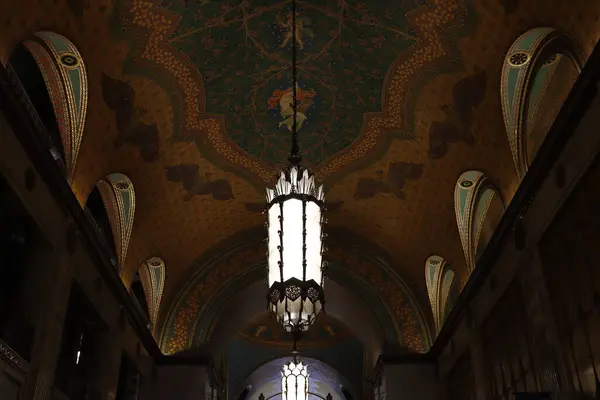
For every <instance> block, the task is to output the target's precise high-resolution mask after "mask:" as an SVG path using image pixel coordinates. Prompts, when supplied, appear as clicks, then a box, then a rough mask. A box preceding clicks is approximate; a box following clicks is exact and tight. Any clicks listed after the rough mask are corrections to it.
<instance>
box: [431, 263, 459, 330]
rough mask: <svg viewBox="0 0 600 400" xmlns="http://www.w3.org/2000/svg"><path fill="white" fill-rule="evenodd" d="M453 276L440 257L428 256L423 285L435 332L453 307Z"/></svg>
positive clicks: (452, 272)
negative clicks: (429, 305) (427, 295)
mask: <svg viewBox="0 0 600 400" xmlns="http://www.w3.org/2000/svg"><path fill="white" fill-rule="evenodd" d="M454 278H455V274H454V271H453V270H452V269H451V268H450V266H449V265H448V263H447V262H446V260H444V258H442V257H440V256H436V255H433V256H430V257H428V258H427V260H426V261H425V283H426V284H427V293H428V294H429V302H430V303H431V310H432V311H433V322H434V323H435V329H436V332H439V331H440V329H442V325H443V324H444V320H445V319H446V315H448V313H449V310H450V309H451V308H452V307H453V304H452V301H449V300H450V299H451V294H452V293H453V292H454V291H455V290H456V288H455V286H454V285H455V284H456V282H455V279H454Z"/></svg>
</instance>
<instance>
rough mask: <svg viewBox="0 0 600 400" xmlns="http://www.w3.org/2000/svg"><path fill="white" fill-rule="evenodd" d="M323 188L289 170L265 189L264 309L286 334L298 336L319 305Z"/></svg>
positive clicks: (295, 168)
mask: <svg viewBox="0 0 600 400" xmlns="http://www.w3.org/2000/svg"><path fill="white" fill-rule="evenodd" d="M324 199H325V196H324V194H323V186H320V187H319V188H318V189H317V188H316V186H315V181H314V176H311V175H310V174H309V172H308V171H307V170H302V169H301V168H300V167H298V166H292V167H291V168H290V169H289V171H288V172H287V173H286V172H282V173H281V177H280V178H279V181H278V182H277V184H276V186H275V189H267V213H268V223H267V226H268V243H269V245H268V269H269V277H268V280H269V292H268V294H267V300H268V304H269V308H270V310H271V311H272V312H274V313H275V314H276V315H277V320H278V321H279V323H281V324H282V326H283V328H284V329H285V330H286V331H288V332H304V331H306V330H308V328H309V327H310V325H312V324H313V323H314V322H315V320H316V318H317V316H318V315H319V313H320V312H321V310H322V309H323V306H324V304H325V298H324V294H323V256H322V255H323V236H324V235H323V223H324V220H323V210H324Z"/></svg>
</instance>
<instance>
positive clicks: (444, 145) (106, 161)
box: [0, 0, 599, 348]
mask: <svg viewBox="0 0 600 400" xmlns="http://www.w3.org/2000/svg"><path fill="white" fill-rule="evenodd" d="M548 1H549V0H531V1H528V2H515V1H512V0H510V1H509V0H405V1H402V2H390V1H386V0H373V1H370V0H369V1H366V0H362V1H360V0H298V5H299V22H300V23H301V24H300V25H301V26H300V27H299V32H298V33H299V36H298V38H299V41H300V43H297V44H298V46H299V66H300V70H299V76H298V80H297V82H291V80H290V56H291V48H290V47H291V43H290V41H289V38H288V37H289V34H290V29H289V11H290V10H289V1H288V0H281V1H278V0H273V1H269V0H262V1H261V0H237V1H236V0H222V1H216V0H215V1H212V0H114V1H108V0H98V1H97V2H88V1H68V0H56V1H55V2H54V3H53V6H52V7H47V6H43V7H39V4H38V0H24V1H21V2H16V3H15V4H14V7H13V9H11V15H9V16H7V18H8V20H10V22H11V23H10V24H9V23H8V22H7V24H3V25H1V26H0V50H1V51H2V52H1V53H0V56H2V57H3V60H4V57H5V56H6V54H5V53H6V50H7V49H10V48H11V47H12V45H13V44H14V43H18V41H19V40H21V39H22V38H25V37H27V35H28V34H30V33H31V32H34V31H35V30H39V29H41V28H44V29H45V27H53V29H55V30H56V31H57V32H61V33H62V34H64V35H65V37H67V38H68V39H69V40H70V41H72V43H74V44H75V45H76V46H77V47H78V49H79V50H80V53H81V56H82V57H83V60H84V61H85V65H86V68H87V73H88V82H89V93H88V110H87V113H86V122H85V134H84V136H83V137H84V139H83V140H82V143H81V148H80V155H79V157H78V159H77V168H76V169H75V171H74V176H73V182H72V187H73V191H74V193H75V194H76V196H77V197H78V199H79V200H80V201H81V202H82V203H83V202H84V201H85V198H86V197H87V194H88V193H89V192H90V190H91V189H92V188H93V186H94V185H95V183H96V182H97V181H98V179H100V178H102V177H103V176H106V175H107V174H109V173H112V172H115V171H120V172H122V173H124V174H127V176H128V177H129V178H130V179H131V181H132V182H133V184H134V185H135V189H136V221H135V224H134V226H133V228H132V232H131V243H130V245H129V247H128V251H127V262H126V265H125V270H126V271H124V275H125V277H127V276H129V277H131V276H133V275H134V273H135V270H136V269H137V268H138V267H139V265H140V264H141V263H142V262H143V261H144V260H146V259H148V257H149V256H150V255H158V256H160V257H161V258H162V259H164V260H165V265H167V266H168V267H167V269H166V271H165V274H166V278H165V286H164V299H165V303H166V304H165V307H164V308H162V307H161V310H162V309H170V306H171V303H169V301H171V300H172V299H174V298H177V297H178V296H177V294H176V293H175V292H176V290H177V288H179V287H181V286H180V284H181V282H182V281H183V280H185V279H186V277H189V276H191V275H193V274H192V273H188V272H189V270H190V269H193V268H196V267H198V265H197V264H196V263H195V261H196V260H198V259H199V258H201V257H203V256H205V255H206V254H208V253H209V252H211V251H212V250H211V249H216V248H218V246H219V243H222V242H223V241H224V240H225V239H227V238H232V237H236V235H237V234H238V233H240V232H247V231H250V230H251V229H253V228H255V227H258V226H262V224H263V223H264V218H263V216H262V215H261V211H262V208H263V202H264V197H263V191H264V187H265V184H266V183H267V182H268V183H269V184H270V183H272V181H273V180H274V179H273V178H274V175H275V173H276V172H277V170H278V169H279V167H280V166H281V165H280V164H282V163H283V162H285V158H286V156H287V152H288V149H289V143H288V139H289V113H290V110H289V109H288V107H287V106H286V104H288V103H287V99H288V98H289V90H290V88H291V87H292V85H297V88H298V89H299V93H300V97H301V101H302V105H301V110H300V111H301V116H300V119H301V123H302V124H301V127H300V131H299V136H300V146H301V150H302V152H303V153H304V154H303V155H304V157H305V160H306V162H307V164H308V165H309V166H310V167H311V169H312V170H313V171H315V172H316V174H317V178H318V179H319V180H320V181H322V182H323V183H325V185H326V186H325V187H326V190H327V199H328V206H329V213H328V219H329V225H328V226H329V227H331V228H328V229H330V232H331V239H333V236H337V233H334V230H333V228H343V230H344V231H347V232H351V233H352V234H354V237H355V238H359V240H362V239H364V238H368V239H369V241H371V242H373V243H376V244H377V245H378V246H380V247H381V248H383V249H385V251H386V252H388V253H389V256H386V259H389V261H390V265H392V266H393V267H392V269H393V270H394V271H393V272H394V274H396V275H397V276H399V277H401V279H402V281H403V282H405V283H406V286H407V287H408V288H410V290H411V291H412V292H414V296H415V298H416V299H417V300H418V301H419V303H420V305H421V308H423V309H427V308H428V298H427V293H426V288H425V281H424V279H423V262H424V260H425V259H426V258H427V257H428V256H429V255H431V254H432V252H435V253H436V254H443V255H444V258H445V259H447V260H448V262H449V263H450V264H451V265H452V266H453V268H456V273H457V278H459V280H460V281H461V282H463V281H464V277H465V276H466V268H465V265H464V264H465V263H464V255H463V253H462V251H461V245H460V239H459V236H458V234H457V232H456V221H455V215H454V210H453V200H452V198H453V196H452V193H453V190H454V184H455V182H456V179H457V177H458V176H460V174H461V173H463V172H464V171H466V170H469V169H472V168H477V169H478V170H482V171H486V174H488V175H489V177H490V179H492V180H493V181H494V183H495V184H496V185H497V186H498V189H499V190H500V191H501V192H502V195H503V198H504V199H505V200H506V201H507V202H509V201H510V198H511V196H512V191H513V190H514V188H515V186H516V184H515V179H516V178H515V171H514V166H513V165H512V157H511V151H510V147H509V145H508V141H507V138H506V131H505V128H504V124H503V120H502V112H501V104H500V84H499V80H500V76H501V68H502V63H503V61H504V58H505V56H506V52H507V49H509V48H510V46H511V44H512V43H513V42H514V41H515V40H516V38H517V37H518V36H519V35H520V34H522V33H523V32H525V31H526V30H527V29H530V28H531V27H534V26H540V24H543V25H546V26H553V27H556V28H557V29H560V30H562V31H564V32H567V33H568V34H571V35H573V37H574V39H576V40H577V41H578V42H579V43H581V44H582V46H583V48H584V50H585V51H586V53H589V51H590V50H591V48H592V46H593V44H594V43H595V42H596V40H597V20H596V18H597V15H598V14H599V12H598V10H597V7H595V4H594V5H591V4H590V2H589V1H586V0H572V1H571V2H569V3H568V5H567V4H566V3H564V2H562V3H561V2H559V1H558V0H550V1H551V2H552V4H553V5H557V7H548V6H547V4H548ZM517 3H518V4H517ZM563 3H564V4H563ZM40 4H41V3H40ZM38 10H39V11H38ZM556 10H561V11H559V12H557V11H556ZM342 241H343V240H342ZM333 250H334V251H333V252H332V256H333V255H335V254H334V253H335V249H333ZM244 257H246V258H248V259H254V258H256V260H257V261H256V262H257V263H260V260H259V259H258V256H256V257H255V255H254V254H246V255H245V256H244ZM244 257H241V256H240V258H239V259H238V260H242V261H240V263H243V261H244ZM261 257H262V256H261ZM338 258H342V257H341V256H339V257H338ZM370 264H373V263H370ZM240 265H242V264H237V265H236V264H230V263H225V266H224V267H223V269H222V270H220V271H217V270H212V269H211V270H208V271H204V272H203V274H201V275H202V276H203V277H205V278H206V279H204V278H203V279H200V280H199V281H198V282H197V285H196V287H195V289H194V290H193V291H190V293H191V294H190V296H192V295H193V296H192V297H193V298H194V301H193V302H192V301H190V302H189V303H186V304H184V306H182V308H181V313H180V314H178V318H177V321H179V322H178V323H177V324H174V325H175V326H176V327H177V335H176V336H177V342H175V341H174V343H175V344H176V346H175V347H176V348H180V347H185V345H186V343H187V342H186V338H188V337H189V335H190V332H193V330H194V326H195V325H194V323H195V318H196V316H197V314H198V313H200V312H202V310H203V307H205V306H206V304H208V303H209V302H210V300H211V299H210V297H211V294H210V293H212V291H213V288H214V287H217V286H218V282H219V281H221V280H223V279H226V278H227V277H232V276H235V275H236V274H239V273H240V270H241V269H242V267H241V266H240ZM354 268H355V269H356V274H357V275H359V276H360V277H361V278H362V279H364V280H367V279H371V277H377V279H375V280H373V285H375V286H377V293H378V294H381V296H382V298H383V297H385V298H386V300H387V307H388V308H389V310H390V315H392V316H393V317H394V318H395V321H396V322H397V323H398V324H403V326H402V327H401V328H398V331H402V336H403V339H404V340H405V341H407V339H410V340H408V341H410V342H413V343H414V346H413V347H415V348H420V347H421V346H422V344H423V343H424V342H423V340H420V339H418V338H420V337H422V336H423V335H422V334H421V332H420V331H421V330H422V329H421V327H420V326H419V324H418V323H416V322H410V323H407V322H406V321H411V320H412V321H416V320H417V319H418V318H417V319H415V318H414V315H413V314H410V313H409V312H408V311H407V310H411V309H413V308H411V307H405V304H404V303H403V302H402V301H401V300H402V299H400V298H397V297H396V298H394V294H395V293H396V292H398V290H396V288H397V284H396V283H389V282H388V281H387V280H386V277H387V275H385V274H384V273H383V272H381V268H380V267H377V266H373V265H368V264H367V263H362V262H361V263H358V262H356V263H355V267H354ZM125 280H126V279H125ZM215 282H217V283H215ZM202 288H204V289H207V291H205V292H203V291H202ZM209 288H210V290H211V291H208V289H209ZM403 313H408V314H407V316H404V314H403ZM165 318H166V317H165V316H164V315H160V316H159V320H164V319H165ZM404 325H405V326H404ZM186 335H187V336H186ZM398 336H400V335H398Z"/></svg>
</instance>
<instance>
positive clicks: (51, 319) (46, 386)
mask: <svg viewBox="0 0 600 400" xmlns="http://www.w3.org/2000/svg"><path fill="white" fill-rule="evenodd" d="M34 261H35V265H32V267H31V268H33V269H35V271H36V272H35V274H37V276H36V279H37V278H39V279H40V281H42V282H44V284H43V285H41V286H40V287H39V289H40V292H39V293H37V294H36V293H32V294H31V298H32V299H35V301H36V302H39V304H40V305H41V306H40V312H39V314H38V317H37V322H36V324H35V328H36V330H35V335H34V339H33V346H32V352H31V354H32V357H31V364H30V368H29V374H28V376H27V378H26V380H25V383H24V384H23V386H22V387H21V391H20V392H19V399H20V400H32V399H35V400H38V399H40V400H42V399H43V400H46V399H50V398H51V394H52V384H53V381H54V372H55V369H56V363H57V359H58V355H59V352H60V347H61V341H62V332H63V324H64V320H65V315H66V312H67V306H68V302H69V295H70V291H71V283H72V278H73V265H72V264H71V263H70V262H69V258H68V255H67V254H66V249H64V248H63V249H52V248H50V246H48V249H46V248H44V249H42V250H41V251H40V253H39V254H37V255H36V256H35V257H34Z"/></svg>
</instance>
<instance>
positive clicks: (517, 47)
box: [500, 27, 584, 179]
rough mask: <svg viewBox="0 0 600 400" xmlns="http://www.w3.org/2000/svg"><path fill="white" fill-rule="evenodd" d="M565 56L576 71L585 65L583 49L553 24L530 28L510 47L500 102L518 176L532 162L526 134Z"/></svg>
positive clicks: (520, 177)
mask: <svg viewBox="0 0 600 400" xmlns="http://www.w3.org/2000/svg"><path fill="white" fill-rule="evenodd" d="M563 57H566V58H567V59H568V60H570V61H571V62H572V63H573V65H574V66H575V68H576V69H577V73H580V72H581V69H582V68H583V65H584V56H583V52H582V51H581V50H580V49H579V46H578V45H577V44H576V43H575V42H574V41H573V40H572V39H570V38H569V37H568V36H566V35H565V34H563V33H561V32H559V31H557V30H556V29H554V28H550V27H539V28H534V29H530V30H528V31H527V32H525V33H523V34H522V35H521V36H519V38H518V39H517V40H516V41H515V42H514V43H513V45H512V46H511V47H510V49H509V50H508V53H507V55H506V57H505V59H504V64H503V66H502V77H501V90H500V92H501V102H502V114H503V117H504V124H505V126H506V132H507V135H508V141H509V145H510V149H511V152H512V156H513V162H514V164H515V168H516V170H517V175H518V177H519V179H522V178H523V176H525V173H526V172H527V169H528V168H529V165H530V164H531V161H532V160H531V159H530V158H532V157H530V156H529V154H528V149H527V138H528V135H529V134H530V133H531V127H530V126H528V122H530V123H531V125H533V121H534V120H535V117H536V116H537V114H538V112H539V105H540V101H541V99H542V97H543V95H544V93H545V92H546V89H547V87H548V85H549V83H550V81H551V79H552V77H553V75H554V73H555V71H556V67H557V65H558V61H559V60H560V59H561V58H563Z"/></svg>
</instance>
